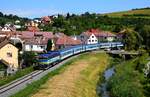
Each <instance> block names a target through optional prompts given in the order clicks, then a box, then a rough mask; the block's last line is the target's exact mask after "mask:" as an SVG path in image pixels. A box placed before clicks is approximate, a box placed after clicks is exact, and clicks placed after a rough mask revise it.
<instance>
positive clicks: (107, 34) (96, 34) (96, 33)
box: [83, 29, 116, 37]
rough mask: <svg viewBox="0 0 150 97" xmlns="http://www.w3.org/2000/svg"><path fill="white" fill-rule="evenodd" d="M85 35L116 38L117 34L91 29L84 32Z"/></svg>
mask: <svg viewBox="0 0 150 97" xmlns="http://www.w3.org/2000/svg"><path fill="white" fill-rule="evenodd" d="M83 34H85V35H87V36H91V35H92V34H94V35H95V36H97V37H106V36H107V37H112V36H116V35H115V34H113V33H111V32H107V31H101V30H99V29H90V30H88V31H86V32H83Z"/></svg>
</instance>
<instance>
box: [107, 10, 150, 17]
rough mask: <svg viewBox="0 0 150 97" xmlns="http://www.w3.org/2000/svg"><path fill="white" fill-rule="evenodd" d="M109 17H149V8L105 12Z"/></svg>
mask: <svg viewBox="0 0 150 97" xmlns="http://www.w3.org/2000/svg"><path fill="white" fill-rule="evenodd" d="M105 15H108V16H111V17H122V16H123V17H136V18H137V17H141V18H150V8H142V9H133V10H129V11H121V12H113V13H108V14H105Z"/></svg>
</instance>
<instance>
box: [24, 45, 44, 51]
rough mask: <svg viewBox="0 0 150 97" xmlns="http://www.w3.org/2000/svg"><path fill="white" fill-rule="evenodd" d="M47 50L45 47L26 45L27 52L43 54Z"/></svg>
mask: <svg viewBox="0 0 150 97" xmlns="http://www.w3.org/2000/svg"><path fill="white" fill-rule="evenodd" d="M45 49H46V46H45V45H25V51H37V52H42V51H44V50H45Z"/></svg>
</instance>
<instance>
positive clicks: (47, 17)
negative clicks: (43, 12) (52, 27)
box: [41, 16, 53, 24]
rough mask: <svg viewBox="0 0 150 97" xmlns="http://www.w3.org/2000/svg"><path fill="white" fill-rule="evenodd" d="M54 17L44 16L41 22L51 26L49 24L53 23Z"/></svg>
mask: <svg viewBox="0 0 150 97" xmlns="http://www.w3.org/2000/svg"><path fill="white" fill-rule="evenodd" d="M52 18H53V17H52V16H44V17H42V18H41V22H42V23H43V24H49V23H52Z"/></svg>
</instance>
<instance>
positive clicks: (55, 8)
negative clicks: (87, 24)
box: [0, 0, 150, 18]
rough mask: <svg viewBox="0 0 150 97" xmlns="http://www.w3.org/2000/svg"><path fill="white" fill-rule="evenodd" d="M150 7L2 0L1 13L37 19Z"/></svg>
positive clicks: (124, 0) (125, 2) (136, 1)
mask: <svg viewBox="0 0 150 97" xmlns="http://www.w3.org/2000/svg"><path fill="white" fill-rule="evenodd" d="M144 7H150V0H0V12H3V13H5V14H14V15H18V16H21V17H28V18H37V17H41V16H47V15H53V14H58V13H59V14H66V13H68V12H69V13H75V14H82V13H85V12H90V13H110V12H117V11H125V10H130V9H133V8H144Z"/></svg>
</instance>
